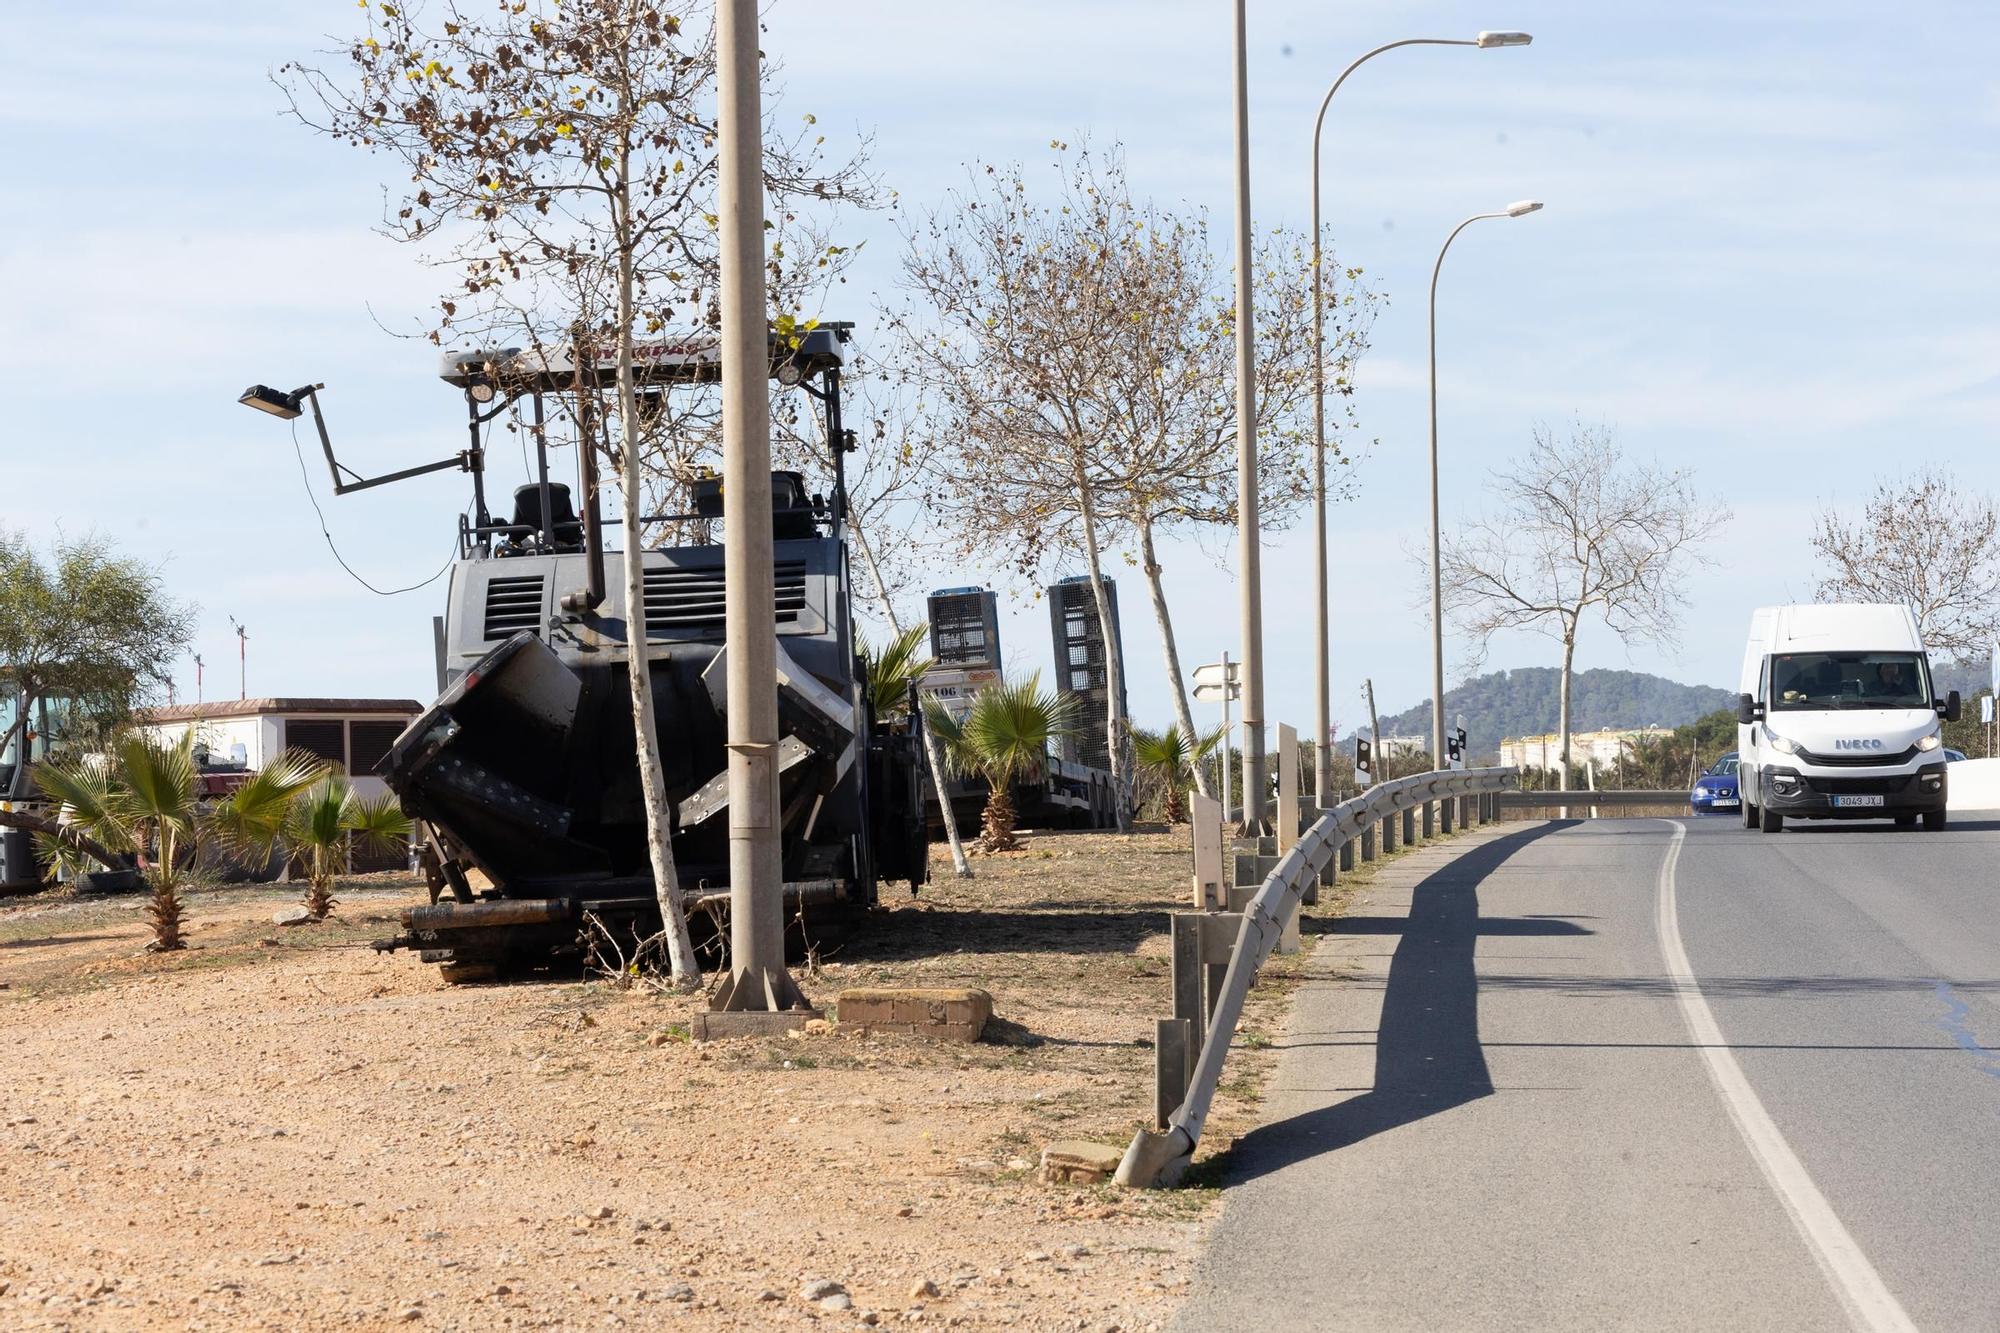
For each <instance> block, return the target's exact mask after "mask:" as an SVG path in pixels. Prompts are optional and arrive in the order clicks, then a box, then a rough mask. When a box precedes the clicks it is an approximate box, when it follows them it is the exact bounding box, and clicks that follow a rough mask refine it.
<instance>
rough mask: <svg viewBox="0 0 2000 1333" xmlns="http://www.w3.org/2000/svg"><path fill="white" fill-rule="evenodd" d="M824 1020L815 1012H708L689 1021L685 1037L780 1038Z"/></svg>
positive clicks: (789, 1010)
mask: <svg viewBox="0 0 2000 1333" xmlns="http://www.w3.org/2000/svg"><path fill="white" fill-rule="evenodd" d="M824 1017H825V1015H824V1014H822V1013H821V1012H820V1011H819V1010H817V1009H775V1010H773V1009H732V1010H729V1011H727V1012H714V1011H711V1012H709V1013H704V1014H696V1015H695V1016H694V1017H693V1019H691V1020H690V1021H689V1022H688V1035H689V1036H690V1037H692V1038H694V1039H695V1040H696V1041H721V1040H723V1039H724V1038H727V1037H782V1036H784V1035H785V1034H786V1033H787V1032H802V1031H804V1030H805V1026H806V1024H807V1023H809V1022H811V1021H812V1020H813V1019H815V1018H824Z"/></svg>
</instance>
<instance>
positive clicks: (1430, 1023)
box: [1224, 822, 1591, 1182]
mask: <svg viewBox="0 0 2000 1333" xmlns="http://www.w3.org/2000/svg"><path fill="white" fill-rule="evenodd" d="M1568 826H1569V825H1567V824H1564V823H1558V822H1551V823H1547V824H1539V825H1536V826H1534V827H1531V828H1527V829H1523V830H1522V831H1521V832H1519V833H1510V834H1507V835H1506V836H1504V837H1499V838H1495V839H1493V840H1492V841H1491V842H1487V843H1482V844H1480V845H1479V846H1477V847H1474V848H1471V849H1470V850H1468V851H1466V852H1465V853H1464V854H1463V855H1462V856H1459V857H1457V858H1456V859H1454V860H1453V861H1451V862H1450V863H1449V864H1448V865H1445V866H1443V867H1441V868H1439V869H1438V870H1437V872H1436V873H1434V874H1432V875H1430V876H1429V877H1428V878H1426V879H1425V880H1424V881H1423V882H1422V883H1420V884H1418V885H1417V887H1416V891H1415V892H1414V894H1412V896H1411V899H1410V914H1409V916H1408V917H1407V918H1377V917H1357V918H1349V919H1348V920H1349V921H1352V922H1354V923H1355V924H1354V925H1353V926H1352V927H1351V929H1352V930H1353V931H1354V932H1355V933H1371V934H1387V933H1389V932H1390V931H1391V930H1400V931H1401V932H1402V939H1401V940H1400V941H1399V942H1398V943H1397V945H1396V952H1395V955H1394V957H1393V958H1391V960H1390V962H1389V975H1388V980H1387V982H1386V984H1385V987H1384V990H1383V995H1382V1017H1381V1022H1380V1026H1379V1029H1378V1032H1377V1034H1376V1039H1375V1041H1376V1044H1375V1083H1374V1087H1373V1089H1372V1090H1370V1091H1368V1092H1365V1093H1363V1094H1362V1095H1360V1096H1359V1097H1354V1098H1351V1099H1349V1100H1347V1101H1344V1102H1341V1103H1340V1104H1339V1105H1337V1106H1328V1107H1323V1108H1321V1109H1320V1110H1317V1111H1310V1112H1307V1113H1306V1114H1304V1115H1300V1116H1294V1117H1292V1118H1291V1119H1289V1120H1281V1121H1279V1122H1277V1123H1276V1124H1271V1125H1264V1126H1261V1127H1260V1128H1258V1129H1255V1130H1252V1131H1251V1132H1250V1133H1248V1134H1246V1135H1244V1136H1243V1137H1242V1138H1241V1139H1239V1140H1237V1142H1236V1145H1235V1147H1234V1148H1233V1149H1232V1150H1231V1151H1230V1153H1229V1154H1228V1164H1227V1167H1226V1169H1225V1172H1224V1174H1225V1176H1226V1178H1227V1179H1229V1180H1231V1181H1232V1182H1233V1181H1239V1180H1250V1179H1254V1178H1256V1177H1258V1176H1261V1175H1264V1174H1266V1173H1268V1172H1272V1171H1277V1170H1280V1169H1282V1168H1283V1167H1286V1166H1289V1165H1290V1164H1292V1163H1293V1162H1298V1161H1303V1160H1304V1159H1306V1158H1308V1157H1315V1156H1318V1155H1319V1154H1320V1153H1324V1152H1331V1151H1333V1150H1335V1149H1338V1148H1343V1147H1345V1146H1347V1145H1348V1144H1350V1143H1358V1142H1360V1141H1361V1140H1362V1139H1365V1138H1369V1137H1371V1136H1373V1135H1376V1134H1380V1133H1382V1132H1384V1131H1385V1130H1391V1129H1395V1128H1397V1127H1398V1126H1401V1125H1407V1124H1409V1123H1411V1122H1412V1121H1416V1120H1421V1119H1423V1118H1424V1117H1426V1116H1432V1115H1436V1114H1438V1113H1439V1112H1440V1111H1447V1110H1450V1109H1451V1108H1452V1107H1455V1106H1462V1105H1464V1104H1465V1103H1467V1102H1470V1101H1475V1100H1477V1099H1478V1098H1481V1097H1484V1096H1487V1095H1488V1094H1490V1093H1491V1092H1492V1091H1493V1080H1492V1077H1491V1076H1490V1075H1489V1074H1488V1072H1487V1069H1486V1056H1485V1053H1484V1052H1483V1051H1482V1050H1481V1048H1480V1043H1479V976H1478V973H1477V972H1476V970H1475V968H1474V963H1473V949H1474V947H1475V946H1476V945H1477V944H1478V942H1479V936H1480V935H1481V934H1482V933H1486V930H1487V928H1488V927H1492V928H1493V930H1492V933H1495V934H1506V935H1559V936H1561V935H1567V936H1576V935H1587V934H1590V933H1591V932H1590V931H1588V930H1587V929H1585V928H1584V927H1582V926H1579V925H1577V924H1576V923H1575V922H1572V921H1565V920H1560V919H1556V920H1551V919H1547V918H1534V917H1524V918H1517V919H1509V918H1492V917H1481V916H1480V915H1479V885H1480V883H1481V881H1482V880H1484V879H1485V878H1486V876H1487V875H1489V874H1491V873H1492V872H1493V871H1494V870H1495V869H1497V868H1498V867H1500V866H1501V865H1503V864H1505V863H1506V861H1507V860H1508V858H1510V857H1512V856H1513V855H1514V853H1516V852H1517V851H1519V850H1520V849H1521V848H1522V847H1524V846H1526V845H1527V844H1528V843H1530V842H1533V841H1534V840H1535V839H1537V838H1540V837H1543V836H1545V835H1547V834H1549V833H1552V832H1557V831H1559V830H1561V829H1563V828H1565V827H1568ZM1336 927H1337V928H1350V927H1347V925H1346V922H1339V923H1336Z"/></svg>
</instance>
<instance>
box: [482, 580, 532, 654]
mask: <svg viewBox="0 0 2000 1333" xmlns="http://www.w3.org/2000/svg"><path fill="white" fill-rule="evenodd" d="M545 578H546V576H545V575H541V574H510V575H508V576H506V577H504V578H496V579H492V580H490V581H489V582H488V583H487V585H486V629H485V638H486V639H487V641H488V642H491V641H492V640H494V639H506V638H512V637H513V636H514V635H515V634H518V633H519V632H520V631H522V630H528V631H530V632H533V631H535V630H538V629H540V628H541V627H542V585H543V583H544V581H545Z"/></svg>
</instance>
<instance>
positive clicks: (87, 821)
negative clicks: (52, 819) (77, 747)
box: [35, 755, 138, 852]
mask: <svg viewBox="0 0 2000 1333" xmlns="http://www.w3.org/2000/svg"><path fill="white" fill-rule="evenodd" d="M35 785H36V786H37V787H40V788H41V789H42V794H43V795H44V796H46V797H48V798H49V800H50V801H51V802H53V803H54V804H55V806H56V807H57V809H56V821H57V822H58V823H62V824H70V825H74V826H75V827H76V829H77V830H78V831H79V832H81V833H83V834H84V835H85V836H86V837H89V838H92V839H94V840H95V841H97V842H100V843H102V844H104V846H105V847H107V848H109V849H110V850H111V851H114V852H129V851H131V850H133V849H134V848H135V847H136V846H137V845H138V842H137V839H135V838H134V837H133V833H132V828H131V826H130V825H129V824H127V823H126V822H125V820H124V819H123V818H122V817H121V815H120V811H119V806H118V799H117V798H118V787H117V781H116V779H115V777H114V775H113V773H112V771H111V765H110V764H109V763H107V762H106V761H105V760H104V759H103V758H102V757H101V756H98V755H84V756H81V757H79V758H76V759H71V760H67V761H64V762H61V763H42V764H37V765H35Z"/></svg>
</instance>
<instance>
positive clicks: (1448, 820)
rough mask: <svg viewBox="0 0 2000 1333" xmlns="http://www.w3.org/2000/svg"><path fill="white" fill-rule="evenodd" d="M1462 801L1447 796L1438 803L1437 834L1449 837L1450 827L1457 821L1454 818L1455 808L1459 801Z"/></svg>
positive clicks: (1457, 797) (1456, 811)
mask: <svg viewBox="0 0 2000 1333" xmlns="http://www.w3.org/2000/svg"><path fill="white" fill-rule="evenodd" d="M1463 799H1464V798H1463V797H1459V796H1447V797H1445V798H1444V799H1443V800H1442V801H1439V802H1438V832H1440V833H1443V834H1446V835H1447V836H1449V834H1450V833H1451V830H1452V826H1453V825H1454V824H1456V823H1458V820H1457V819H1456V818H1455V816H1456V815H1457V814H1458V809H1457V806H1458V803H1459V801H1461V800H1463Z"/></svg>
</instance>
